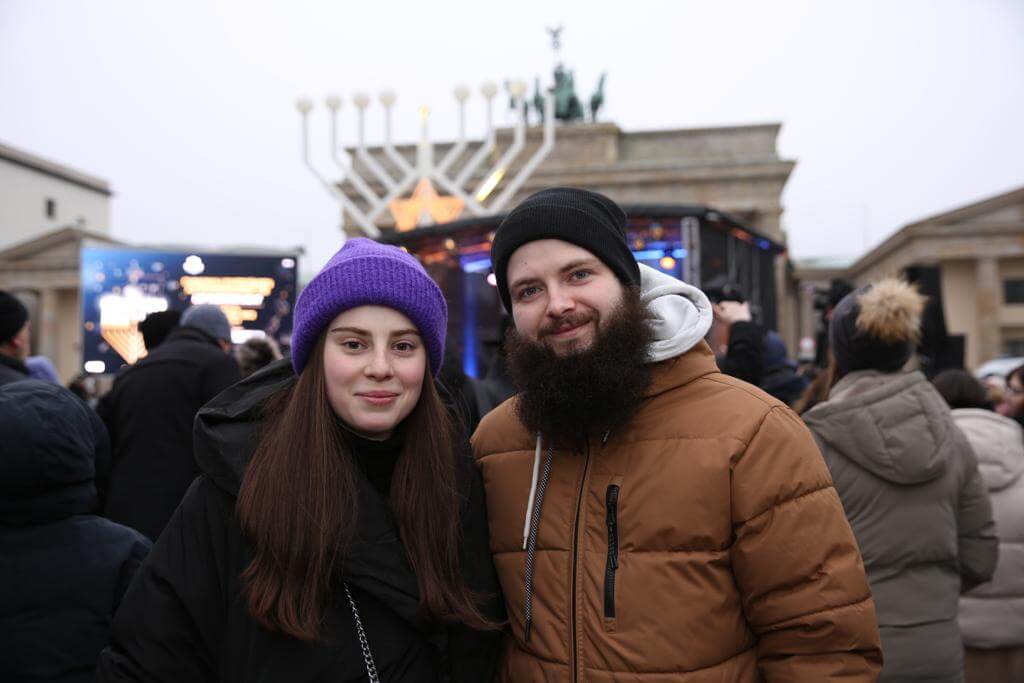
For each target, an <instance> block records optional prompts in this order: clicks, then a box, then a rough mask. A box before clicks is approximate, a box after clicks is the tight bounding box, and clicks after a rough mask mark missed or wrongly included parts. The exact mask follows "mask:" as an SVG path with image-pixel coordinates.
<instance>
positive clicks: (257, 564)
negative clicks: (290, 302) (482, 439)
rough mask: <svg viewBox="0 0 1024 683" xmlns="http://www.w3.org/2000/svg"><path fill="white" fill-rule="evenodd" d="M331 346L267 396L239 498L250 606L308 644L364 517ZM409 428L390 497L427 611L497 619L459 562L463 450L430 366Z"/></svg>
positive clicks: (271, 625) (269, 624)
mask: <svg viewBox="0 0 1024 683" xmlns="http://www.w3.org/2000/svg"><path fill="white" fill-rule="evenodd" d="M323 346H324V340H323V338H321V339H320V342H319V343H318V344H317V345H316V347H315V349H314V350H313V353H312V354H310V359H309V361H308V363H307V364H306V367H305V369H304V370H303V372H302V373H301V374H300V375H299V377H298V379H297V380H296V381H295V382H294V383H293V384H290V385H289V386H288V387H287V388H286V389H283V390H281V391H279V392H277V393H276V394H275V395H273V396H271V397H270V399H268V401H267V403H266V405H265V408H264V412H263V421H264V422H263V428H262V431H261V436H260V441H259V444H258V446H257V447H256V451H255V453H254V454H253V457H252V460H251V462H250V463H249V465H248V467H247V469H246V472H245V476H244V477H243V479H242V485H241V489H240V490H239V493H238V502H237V505H236V512H237V515H238V519H239V522H240V524H241V527H242V531H243V533H244V534H245V536H246V538H247V539H248V540H249V542H250V543H251V544H252V546H253V549H254V557H253V560H252V562H251V563H250V564H249V566H248V567H247V568H246V569H245V571H244V572H243V573H242V582H243V595H244V597H245V600H246V602H247V603H248V607H249V613H250V614H251V615H252V616H253V618H254V619H256V621H258V622H259V623H260V624H262V625H263V626H264V627H266V628H268V629H271V630H275V631H281V632H283V633H286V634H288V635H291V636H294V637H296V638H299V639H301V640H304V641H307V642H312V641H316V640H317V639H318V638H319V633H320V622H321V618H322V616H323V611H324V607H325V605H326V604H327V601H328V599H329V596H330V592H331V588H332V573H333V570H334V567H335V565H336V564H337V563H338V562H339V561H340V562H343V561H344V556H345V552H346V549H347V547H348V544H349V542H350V541H351V537H352V530H353V529H354V528H355V526H356V518H357V516H358V514H359V508H358V502H357V477H359V476H360V474H359V472H358V470H357V465H356V464H355V462H354V461H353V459H352V457H351V456H350V454H349V453H348V451H347V449H346V446H345V442H344V440H343V437H342V435H341V431H340V427H339V426H338V424H337V422H336V417H335V415H334V411H333V410H332V409H331V406H330V403H329V402H328V400H327V388H326V383H325V379H324V372H323ZM404 429H405V432H406V433H407V434H409V435H410V437H409V438H407V439H406V440H405V443H404V445H403V447H402V453H401V455H400V456H399V458H398V462H397V464H396V466H395V472H394V475H393V477H392V481H391V487H390V505H391V509H392V511H393V513H394V516H395V520H396V522H397V525H398V532H399V535H400V537H401V540H402V543H403V545H404V547H405V550H406V554H407V556H408V558H409V563H410V564H411V566H412V569H413V571H414V572H415V574H416V579H417V583H418V585H419V593H420V611H421V613H422V614H423V615H424V616H426V617H428V618H433V619H436V620H439V621H443V622H448V623H454V622H459V623H464V624H467V625H469V626H473V627H477V628H492V627H494V624H492V623H491V622H489V621H488V620H487V619H486V618H485V617H484V616H483V615H482V614H481V613H480V611H479V609H478V608H477V606H476V602H475V600H476V596H474V595H473V594H472V593H471V591H470V590H469V589H468V588H467V587H466V585H465V583H464V581H463V580H462V577H461V574H460V571H459V544H460V504H459V494H458V485H457V482H456V476H457V475H456V462H455V458H456V453H457V448H458V447H457V444H456V443H455V431H454V426H453V424H452V420H451V417H450V416H449V414H448V411H447V409H446V408H445V406H444V404H443V402H442V401H441V398H440V396H439V395H438V393H437V389H436V387H435V386H434V381H433V377H432V376H431V375H430V371H429V368H428V370H427V372H426V376H425V378H424V382H423V391H422V394H421V395H420V399H419V401H418V402H417V404H416V407H415V408H414V409H413V411H412V413H410V415H409V416H408V417H407V418H406V420H405V426H404ZM412 435H415V438H413V437H412Z"/></svg>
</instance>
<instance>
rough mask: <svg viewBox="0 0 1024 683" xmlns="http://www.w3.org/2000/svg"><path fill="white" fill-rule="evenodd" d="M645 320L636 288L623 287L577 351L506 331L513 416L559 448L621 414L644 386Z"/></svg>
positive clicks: (576, 443) (594, 433)
mask: <svg viewBox="0 0 1024 683" xmlns="http://www.w3.org/2000/svg"><path fill="white" fill-rule="evenodd" d="M645 318H646V313H645V310H644V307H643V304H641V302H640V294H639V292H638V290H637V289H636V288H627V289H626V290H625V292H624V295H623V300H622V303H621V304H620V305H619V307H618V308H617V309H616V310H615V311H614V312H613V313H612V315H611V317H610V318H609V319H608V320H607V321H604V322H603V324H602V325H601V326H600V327H599V328H598V330H597V334H596V335H595V337H594V341H593V343H592V344H591V345H590V347H589V348H586V349H584V350H582V351H574V352H570V353H568V354H566V355H565V356H558V355H557V354H556V353H555V352H554V350H553V349H552V348H551V347H550V346H548V345H547V344H545V343H543V342H535V341H531V340H528V339H525V338H523V337H521V336H520V335H518V334H516V333H515V331H511V332H510V334H509V338H508V364H509V376H510V377H511V379H512V383H513V384H514V385H515V387H516V389H517V390H518V391H519V395H518V396H517V397H516V401H515V409H516V415H517V416H518V417H519V419H520V420H521V421H522V422H523V424H524V425H526V427H527V429H529V430H530V431H531V432H541V433H542V434H544V436H545V437H547V438H552V439H554V441H555V443H557V444H559V447H561V448H579V447H580V446H581V445H582V442H583V441H585V440H586V439H587V438H589V437H600V436H603V435H604V434H605V433H607V431H608V430H610V429H612V428H613V427H614V426H615V425H617V424H618V423H620V422H621V421H623V420H624V419H625V418H627V417H628V416H629V414H630V413H631V412H632V411H633V410H634V409H635V408H636V407H637V405H639V403H640V401H642V400H643V397H644V391H645V390H646V389H647V386H648V385H649V384H650V376H651V373H650V368H649V366H648V365H647V360H648V359H647V353H648V349H647V347H648V344H649V343H650V340H651V330H650V327H648V325H647V323H646V322H645Z"/></svg>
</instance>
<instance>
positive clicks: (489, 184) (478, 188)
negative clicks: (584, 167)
mask: <svg viewBox="0 0 1024 683" xmlns="http://www.w3.org/2000/svg"><path fill="white" fill-rule="evenodd" d="M507 89H508V93H509V96H510V97H511V98H512V103H513V108H514V110H515V112H516V113H515V116H516V123H515V128H514V133H513V137H512V144H511V145H510V146H509V147H508V148H507V149H506V150H505V151H504V153H503V154H502V155H501V156H500V158H498V160H497V161H496V162H495V163H494V164H492V165H491V166H490V167H489V168H488V169H487V171H486V172H485V173H484V174H483V177H482V179H481V180H479V181H477V183H476V185H475V187H474V188H473V189H472V190H468V191H467V185H468V184H470V183H471V181H472V180H473V179H474V178H475V177H478V172H479V171H480V169H481V168H482V167H483V165H484V163H485V162H486V161H487V158H488V156H490V155H491V154H492V153H493V152H495V151H496V147H497V131H496V129H495V127H494V121H493V117H494V98H495V96H496V95H497V94H498V86H497V85H495V84H494V83H484V84H483V85H482V86H481V88H480V93H481V95H482V96H483V98H484V101H485V103H486V107H487V133H486V135H485V136H484V139H483V141H482V142H481V143H480V146H479V148H478V149H477V150H476V151H475V152H474V153H473V154H472V155H471V156H470V157H469V158H468V159H467V160H465V161H463V162H462V163H461V164H459V165H458V167H457V165H456V161H457V160H459V159H460V157H462V156H463V154H464V152H465V151H466V150H467V148H468V147H469V145H470V142H469V141H468V140H467V139H466V101H467V100H468V99H469V97H470V91H469V89H468V88H466V87H463V86H460V87H458V88H456V89H455V91H454V95H455V100H456V101H457V102H458V112H459V137H458V140H457V141H456V142H455V144H454V145H452V146H451V147H450V148H449V149H448V151H447V152H446V153H445V154H444V156H443V157H442V158H441V159H440V161H436V160H435V158H434V157H435V154H434V145H433V143H432V142H431V141H430V137H429V131H428V125H427V123H428V119H429V110H428V109H427V108H426V107H421V108H420V120H421V126H420V140H419V144H418V146H417V149H416V163H415V165H414V164H411V163H409V161H408V160H407V159H406V158H405V157H404V156H403V155H402V154H401V153H400V152H399V151H398V150H397V149H396V148H395V145H394V143H393V142H392V139H391V110H392V108H393V106H394V104H395V100H396V96H395V94H394V93H392V92H383V93H381V95H380V97H379V101H380V104H381V105H382V106H383V107H384V144H383V145H382V147H381V149H382V151H383V154H384V156H385V158H386V159H387V160H388V161H390V163H391V165H392V168H391V169H390V170H389V169H385V168H384V166H383V165H382V164H381V163H379V161H378V160H377V159H376V158H374V155H373V154H371V153H370V150H369V149H368V148H367V146H366V139H365V121H366V110H367V108H368V107H369V106H370V96H369V95H367V94H366V93H356V94H355V95H354V96H353V97H352V103H353V104H354V105H355V108H356V112H357V117H358V136H357V142H356V145H355V147H354V148H353V150H354V152H353V153H348V152H346V151H345V150H344V149H343V148H342V147H341V146H340V145H339V138H338V117H339V113H340V111H341V107H342V100H341V97H339V96H338V95H336V94H331V95H328V96H327V97H326V98H325V100H324V103H325V105H326V106H327V110H328V112H329V114H330V121H331V135H330V158H331V160H332V161H333V163H334V164H335V165H336V166H337V167H338V169H339V171H340V173H341V174H340V176H338V177H336V178H331V177H329V176H328V175H326V174H324V173H322V172H321V171H320V170H319V169H318V168H316V166H315V165H314V164H313V162H312V160H311V159H310V152H309V114H310V112H311V111H312V110H313V101H312V100H311V99H310V98H308V97H302V98H300V99H299V100H298V101H297V102H296V108H297V109H298V110H299V114H301V116H302V158H303V162H304V163H305V165H306V167H307V168H308V169H309V170H310V171H311V172H312V173H313V175H314V176H315V177H316V178H317V180H319V181H320V183H321V184H322V185H323V186H324V187H325V188H326V189H327V191H328V192H329V193H330V194H331V196H332V197H334V198H335V199H336V200H337V201H338V203H339V204H340V205H341V206H342V208H343V209H344V213H347V214H348V215H349V216H350V217H351V218H352V219H353V220H354V221H355V223H356V224H357V225H358V226H359V227H360V228H361V229H362V231H363V232H364V233H365V234H366V235H367V236H369V237H378V236H380V228H379V226H378V221H379V220H380V219H381V217H382V216H383V215H384V212H385V211H387V210H388V209H389V208H390V209H392V212H393V213H394V212H395V209H396V202H401V200H402V198H403V197H405V196H406V194H407V193H409V192H410V190H412V189H413V188H416V190H417V194H420V193H433V186H432V185H431V183H436V184H437V185H438V186H439V187H440V188H442V189H443V190H444V191H446V192H448V193H449V194H450V195H451V196H452V197H453V198H455V199H450V198H449V199H448V200H447V201H448V202H454V203H456V204H458V206H452V204H451V203H449V204H448V205H447V206H446V205H445V203H444V202H445V201H446V200H445V199H443V198H436V199H437V202H435V204H436V207H437V210H436V211H435V210H431V211H429V218H428V216H427V215H424V214H425V212H420V214H419V215H417V216H415V217H414V218H415V222H414V223H413V225H411V226H408V225H407V226H406V227H415V226H416V225H422V224H423V223H424V221H425V220H426V221H427V222H437V219H438V215H440V216H442V217H443V218H444V219H446V220H452V219H454V218H457V217H458V214H459V213H460V212H461V210H462V209H463V208H465V209H466V210H468V211H469V212H470V213H471V214H472V215H474V216H483V215H487V214H492V213H497V212H499V211H501V210H502V209H503V208H504V207H505V206H506V205H507V204H508V202H509V201H510V200H511V199H512V197H513V196H514V195H515V193H516V192H517V191H518V190H519V188H520V187H522V185H523V183H524V182H525V181H526V179H527V178H529V177H530V175H531V174H532V173H533V172H534V171H535V170H536V169H537V166H539V165H540V163H541V162H542V161H543V160H544V158H545V157H546V156H547V155H548V154H549V153H550V152H551V149H552V148H553V147H554V144H555V117H554V107H555V104H554V95H553V94H552V93H551V92H548V93H546V94H545V96H544V123H543V126H544V134H543V140H542V142H541V145H540V147H538V148H537V150H536V151H535V152H534V153H533V154H532V155H530V157H529V158H528V159H527V160H526V162H525V163H524V164H523V165H522V166H520V167H519V169H518V170H517V172H516V173H515V175H514V176H513V177H512V178H511V179H510V180H507V182H505V183H504V184H503V185H502V181H503V180H505V179H506V178H505V176H506V175H507V174H508V171H509V168H510V167H511V165H512V163H513V162H514V161H515V160H516V158H517V157H518V156H519V155H520V154H522V152H523V149H524V148H525V147H526V127H527V119H526V117H527V113H526V107H525V106H524V98H525V96H526V84H525V83H523V82H522V81H513V82H511V83H509V84H508V85H507ZM356 161H358V162H359V163H360V165H361V166H362V167H363V168H364V169H365V170H366V171H368V173H369V176H372V180H371V179H369V177H368V176H364V173H363V172H361V171H360V170H359V169H357V168H356V165H355V162H356ZM396 171H397V176H396V175H395V172H396ZM374 181H375V183H376V185H377V186H378V187H379V188H381V189H382V190H383V193H381V192H378V190H377V189H375V188H374ZM346 185H347V186H350V187H351V188H352V189H353V190H354V192H353V194H355V195H358V196H359V197H361V198H362V199H363V201H364V202H365V208H363V207H360V206H359V205H358V204H357V203H356V202H355V201H353V199H352V198H351V197H350V196H349V194H348V193H347V192H346V191H345V188H346ZM499 186H500V191H499V192H497V194H494V193H495V190H498V189H499ZM492 197H493V198H492ZM488 199H489V200H490V201H488ZM415 206H419V205H418V204H417V205H415ZM435 214H437V215H435ZM396 224H397V221H396Z"/></svg>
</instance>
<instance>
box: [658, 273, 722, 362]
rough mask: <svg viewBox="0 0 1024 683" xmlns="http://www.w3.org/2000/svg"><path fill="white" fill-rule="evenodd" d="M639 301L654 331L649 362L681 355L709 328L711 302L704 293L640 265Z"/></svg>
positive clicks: (699, 339)
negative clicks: (644, 308)
mask: <svg viewBox="0 0 1024 683" xmlns="http://www.w3.org/2000/svg"><path fill="white" fill-rule="evenodd" d="M640 301H641V302H642V303H643V304H644V306H646V308H647V312H648V318H647V324H648V325H650V327H651V330H652V331H653V332H654V338H653V339H652V341H651V345H650V353H649V356H650V361H651V362H652V363H658V362H660V361H663V360H668V359H669V358H675V357H676V356H681V355H683V354H684V353H686V352H687V351H689V350H690V349H692V348H693V347H694V346H696V345H697V343H698V342H700V341H701V340H702V339H704V336H705V335H706V334H707V333H708V330H710V329H711V319H712V315H713V314H712V310H711V302H710V301H709V300H708V298H707V296H706V295H705V294H704V292H702V291H700V290H699V289H697V288H696V287H694V286H693V285H688V284H686V283H685V282H682V281H680V280H677V279H675V278H674V277H672V276H671V275H666V274H665V273H662V272H660V271H658V270H655V269H654V268H651V267H650V266H646V265H644V264H642V263H641V264H640Z"/></svg>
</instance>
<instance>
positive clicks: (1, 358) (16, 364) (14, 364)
mask: <svg viewBox="0 0 1024 683" xmlns="http://www.w3.org/2000/svg"><path fill="white" fill-rule="evenodd" d="M0 365H4V366H6V367H8V368H11V369H12V370H17V371H18V372H20V373H21V374H23V375H25V376H26V377H28V376H29V372H28V366H27V365H25V364H24V363H23V362H22V361H20V360H18V359H17V358H12V357H10V356H5V355H3V354H0Z"/></svg>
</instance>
